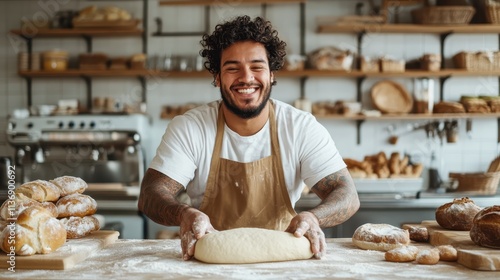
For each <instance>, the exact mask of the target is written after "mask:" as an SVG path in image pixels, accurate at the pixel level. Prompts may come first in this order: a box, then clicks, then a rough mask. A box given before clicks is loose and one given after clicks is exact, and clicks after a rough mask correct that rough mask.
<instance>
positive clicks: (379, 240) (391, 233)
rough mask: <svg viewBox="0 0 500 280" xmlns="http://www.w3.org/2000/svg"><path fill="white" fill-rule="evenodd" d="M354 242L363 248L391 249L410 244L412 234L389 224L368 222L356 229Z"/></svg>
mask: <svg viewBox="0 0 500 280" xmlns="http://www.w3.org/2000/svg"><path fill="white" fill-rule="evenodd" d="M352 242H353V243H354V245H356V246H357V247H358V248H361V249H366V250H377V251H389V250H392V249H394V248H397V247H401V246H406V245H408V244H409V243H410V235H409V233H408V230H406V229H400V228H398V227H395V226H392V225H389V224H371V223H367V224H364V225H361V226H359V227H358V228H357V229H356V231H354V234H353V236H352Z"/></svg>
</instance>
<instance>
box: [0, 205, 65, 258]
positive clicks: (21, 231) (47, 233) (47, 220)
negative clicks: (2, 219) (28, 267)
mask: <svg viewBox="0 0 500 280" xmlns="http://www.w3.org/2000/svg"><path fill="white" fill-rule="evenodd" d="M13 231H15V233H16V234H15V237H14V241H15V242H12V241H11V238H10V234H11V232H13ZM65 242H66V230H65V229H64V226H63V224H62V223H61V222H60V221H59V220H58V219H56V218H54V217H52V216H51V214H50V213H49V211H47V210H45V208H43V207H40V206H30V207H28V208H26V209H25V210H24V211H22V212H21V214H19V217H18V218H17V221H16V223H15V224H14V228H11V226H10V225H9V226H7V227H5V228H4V230H3V231H2V233H1V234H0V246H1V248H2V250H3V251H4V252H6V253H8V252H10V251H11V247H14V248H15V250H14V252H15V253H16V255H23V256H24V255H34V254H48V253H51V252H53V251H55V250H57V249H58V248H59V247H61V246H62V245H63V244H64V243H65Z"/></svg>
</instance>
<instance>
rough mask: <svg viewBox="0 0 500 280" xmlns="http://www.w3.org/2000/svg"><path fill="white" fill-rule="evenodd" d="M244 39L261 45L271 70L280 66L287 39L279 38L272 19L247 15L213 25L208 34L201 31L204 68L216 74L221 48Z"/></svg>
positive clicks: (218, 69) (201, 52)
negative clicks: (253, 17) (267, 19)
mask: <svg viewBox="0 0 500 280" xmlns="http://www.w3.org/2000/svg"><path fill="white" fill-rule="evenodd" d="M247 40H251V41H255V42H258V43H261V44H263V45H264V47H265V48H266V51H267V56H268V60H269V69H270V70H271V71H277V70H279V69H281V67H283V62H284V57H285V55H286V51H285V47H286V43H285V42H284V41H281V40H280V39H279V38H278V31H276V30H274V29H273V27H272V25H271V22H269V21H266V20H264V19H263V18H261V17H256V18H255V19H254V20H253V21H252V19H251V18H250V17H249V16H239V17H236V18H235V19H234V20H232V21H227V22H225V23H223V24H218V25H217V26H215V31H214V32H213V33H212V34H211V35H209V34H205V35H203V38H202V40H201V41H200V43H201V45H202V46H203V49H202V50H201V51H200V55H201V56H202V57H205V58H207V60H206V61H205V68H206V69H207V70H208V71H209V72H210V73H212V74H213V75H214V76H215V75H217V74H219V73H220V66H221V65H220V62H221V61H220V60H221V56H222V51H223V50H224V49H226V48H227V47H229V46H231V45H232V44H234V43H236V42H240V41H247Z"/></svg>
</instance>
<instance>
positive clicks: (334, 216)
mask: <svg viewBox="0 0 500 280" xmlns="http://www.w3.org/2000/svg"><path fill="white" fill-rule="evenodd" d="M312 191H313V192H314V193H315V194H316V195H317V196H318V197H319V198H321V203H320V204H319V205H318V206H316V207H315V208H313V209H311V210H309V211H304V212H301V213H299V214H298V215H297V216H295V217H294V218H293V219H292V221H291V222H290V226H289V227H288V228H287V230H286V231H287V232H291V233H293V234H294V235H295V236H297V237H300V236H305V237H307V239H309V241H310V242H311V251H312V252H313V253H314V256H315V257H316V258H321V257H322V256H323V255H324V254H325V253H326V240H325V234H324V233H323V231H322V230H321V228H322V227H332V226H335V225H338V224H341V223H343V222H345V221H347V220H348V219H349V218H350V217H351V216H352V215H354V214H355V213H356V211H358V209H359V198H358V193H357V191H356V188H355V186H354V182H353V180H352V178H351V175H350V174H349V171H348V170H347V169H346V168H344V169H342V170H340V171H337V172H335V173H332V174H330V175H328V176H326V177H325V178H323V179H321V180H320V181H319V182H318V183H317V184H316V185H314V186H313V187H312Z"/></svg>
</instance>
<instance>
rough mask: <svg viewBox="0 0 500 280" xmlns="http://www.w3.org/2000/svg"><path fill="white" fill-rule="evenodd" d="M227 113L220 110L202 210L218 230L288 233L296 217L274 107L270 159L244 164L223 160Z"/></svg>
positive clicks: (272, 111)
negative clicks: (265, 230)
mask: <svg viewBox="0 0 500 280" xmlns="http://www.w3.org/2000/svg"><path fill="white" fill-rule="evenodd" d="M224 124H225V118H224V112H223V111H222V109H221V108H219V114H218V118H217V136H216V138H215V145H214V152H213V154H212V161H211V164H210V173H209V175H208V180H207V186H206V190H205V194H204V196H203V200H202V202H201V205H200V210H201V211H202V212H204V213H205V214H207V215H208V216H209V217H210V222H211V223H212V225H213V227H214V228H215V229H217V230H226V229H231V228H238V227H258V228H267V229H275V230H285V229H286V228H287V227H288V225H289V224H290V220H291V219H292V218H293V217H294V216H295V215H296V213H295V210H293V208H292V203H291V202H290V197H289V195H288V191H287V189H286V185H285V176H284V174H283V165H282V162H281V156H280V147H279V142H278V133H277V127H276V116H275V113H274V105H273V103H271V102H270V106H269V124H270V125H269V126H270V135H271V155H270V156H268V157H265V158H262V159H259V160H257V161H254V162H248V163H241V162H236V161H232V160H228V159H224V158H221V157H220V153H221V147H222V138H223V135H224Z"/></svg>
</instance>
